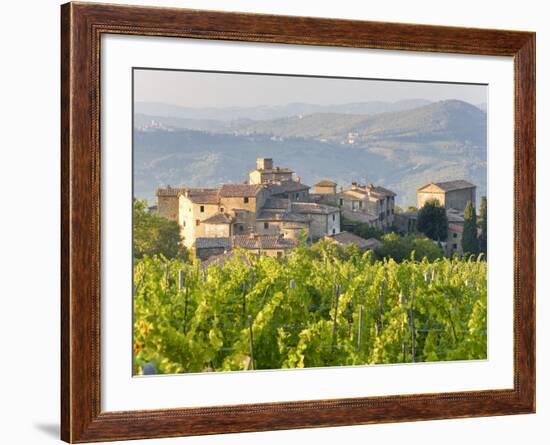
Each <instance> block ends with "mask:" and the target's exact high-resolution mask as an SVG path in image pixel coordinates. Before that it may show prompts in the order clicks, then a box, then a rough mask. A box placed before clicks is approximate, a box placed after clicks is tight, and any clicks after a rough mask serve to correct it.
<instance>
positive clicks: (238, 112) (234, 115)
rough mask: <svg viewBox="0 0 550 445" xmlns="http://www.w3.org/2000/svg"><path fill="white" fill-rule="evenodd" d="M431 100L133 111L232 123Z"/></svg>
mask: <svg viewBox="0 0 550 445" xmlns="http://www.w3.org/2000/svg"><path fill="white" fill-rule="evenodd" d="M429 103H430V101H428V100H424V99H411V100H401V101H397V102H381V101H372V102H356V103H349V104H341V105H315V104H307V103H291V104H286V105H273V106H267V105H262V106H256V107H225V108H213V107H210V108H188V107H180V106H178V105H169V104H164V103H156V102H136V104H135V107H134V112H135V113H137V114H146V115H149V116H164V117H172V118H180V119H200V120H202V119H206V120H218V121H233V120H238V119H254V120H270V119H278V118H282V117H288V116H298V115H300V114H301V115H305V114H315V113H342V114H378V113H386V112H392V111H402V110H410V109H411V108H417V107H420V106H422V105H428V104H429Z"/></svg>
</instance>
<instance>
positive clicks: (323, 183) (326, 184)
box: [315, 179, 336, 187]
mask: <svg viewBox="0 0 550 445" xmlns="http://www.w3.org/2000/svg"><path fill="white" fill-rule="evenodd" d="M315 185H318V186H319V187H334V186H336V182H334V181H331V180H330V179H322V180H321V181H319V182H318V183H317V184H315Z"/></svg>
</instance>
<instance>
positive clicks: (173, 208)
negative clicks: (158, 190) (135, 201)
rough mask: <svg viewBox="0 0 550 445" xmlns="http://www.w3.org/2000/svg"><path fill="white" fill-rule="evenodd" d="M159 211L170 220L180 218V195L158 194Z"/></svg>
mask: <svg viewBox="0 0 550 445" xmlns="http://www.w3.org/2000/svg"><path fill="white" fill-rule="evenodd" d="M157 206H158V213H159V215H160V216H164V217H165V218H167V219H169V220H170V221H177V220H178V213H179V197H178V196H157Z"/></svg>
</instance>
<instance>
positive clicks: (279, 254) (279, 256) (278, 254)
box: [277, 250, 283, 258]
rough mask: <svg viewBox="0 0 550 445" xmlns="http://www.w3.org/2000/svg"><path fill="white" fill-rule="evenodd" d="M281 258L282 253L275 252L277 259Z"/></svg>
mask: <svg viewBox="0 0 550 445" xmlns="http://www.w3.org/2000/svg"><path fill="white" fill-rule="evenodd" d="M282 256H283V252H281V251H280V250H279V251H278V252H277V258H281V257H282Z"/></svg>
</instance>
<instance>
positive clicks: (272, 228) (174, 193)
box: [157, 158, 340, 258]
mask: <svg viewBox="0 0 550 445" xmlns="http://www.w3.org/2000/svg"><path fill="white" fill-rule="evenodd" d="M309 189H310V187H309V186H308V185H305V184H302V183H301V181H300V179H299V178H297V180H294V178H293V172H292V171H291V170H290V169H288V168H280V167H273V160H272V159H266V158H259V159H257V161H256V169H255V170H253V171H251V172H250V174H249V183H248V184H223V185H222V186H221V187H220V188H217V189H207V188H172V187H170V186H168V187H166V188H159V189H158V190H157V207H158V212H159V214H160V215H162V216H164V217H166V218H168V219H171V220H173V221H178V223H179V225H180V230H181V236H182V239H183V244H184V245H185V246H186V247H188V248H192V249H195V251H196V252H197V255H198V256H199V257H201V258H207V257H209V256H211V255H219V254H220V253H221V252H223V250H226V249H227V248H232V247H234V244H235V242H234V241H235V240H236V239H238V240H240V239H241V238H238V237H239V236H241V235H250V234H252V235H258V236H260V238H258V239H257V241H256V244H254V245H255V246H256V247H254V248H253V249H250V250H254V249H256V250H260V251H263V250H265V251H266V252H267V251H268V250H269V252H267V253H268V254H273V252H275V254H276V252H277V249H278V248H279V247H281V246H282V247H281V248H283V247H284V248H285V249H287V248H289V246H290V245H291V244H292V245H293V242H294V241H295V240H297V239H298V238H299V236H300V235H301V234H302V233H305V235H306V236H307V237H308V239H310V240H316V239H319V238H322V237H323V236H325V235H327V234H335V233H338V232H340V209H339V208H338V207H336V206H330V205H327V204H319V203H313V202H309V201H310V195H309ZM265 236H268V237H275V238H262V237H265ZM279 238H281V239H285V240H289V243H286V242H278V244H277V243H275V244H273V243H272V239H279ZM208 239H218V240H217V241H207V240H208ZM247 239H248V238H247ZM227 240H229V241H230V243H229V244H230V245H229V247H228V241H227ZM258 240H259V241H258ZM266 240H267V241H266ZM270 243H271V244H270ZM241 244H242V243H241ZM244 244H245V245H252V242H251V241H247V242H246V243H244ZM272 245H276V246H277V247H266V246H272ZM279 250H280V249H279ZM220 251H221V252H220Z"/></svg>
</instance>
